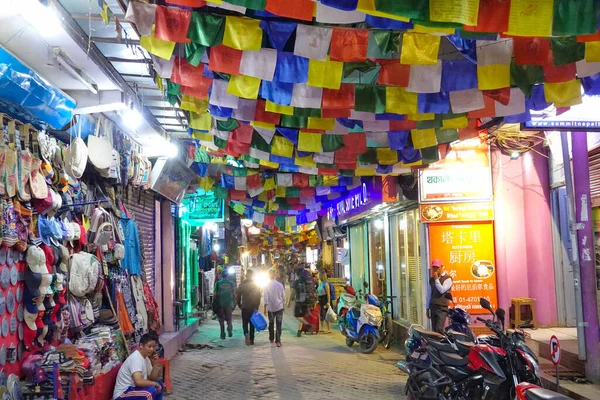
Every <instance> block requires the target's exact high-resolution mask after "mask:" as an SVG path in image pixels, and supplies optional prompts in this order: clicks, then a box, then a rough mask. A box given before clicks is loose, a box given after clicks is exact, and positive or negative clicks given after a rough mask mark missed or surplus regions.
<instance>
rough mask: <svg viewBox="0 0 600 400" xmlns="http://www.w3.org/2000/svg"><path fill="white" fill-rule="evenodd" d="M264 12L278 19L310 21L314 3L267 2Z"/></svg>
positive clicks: (310, 1)
mask: <svg viewBox="0 0 600 400" xmlns="http://www.w3.org/2000/svg"><path fill="white" fill-rule="evenodd" d="M265 10H266V11H268V12H270V13H271V14H275V15H279V16H280V17H286V18H292V19H298V20H301V21H312V18H313V15H314V12H315V3H314V2H313V1H312V0H294V1H289V0H267V4H266V6H265Z"/></svg>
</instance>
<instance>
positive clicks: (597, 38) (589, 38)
mask: <svg viewBox="0 0 600 400" xmlns="http://www.w3.org/2000/svg"><path fill="white" fill-rule="evenodd" d="M577 41H578V42H580V43H583V42H600V32H596V33H593V34H591V35H581V36H577Z"/></svg>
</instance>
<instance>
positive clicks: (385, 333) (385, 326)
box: [379, 296, 395, 349]
mask: <svg viewBox="0 0 600 400" xmlns="http://www.w3.org/2000/svg"><path fill="white" fill-rule="evenodd" d="M389 298H390V299H393V298H395V296H390V297H389ZM390 304H391V300H387V298H382V299H380V301H379V308H380V309H381V314H382V315H383V320H382V322H381V326H380V327H379V343H381V344H382V345H383V347H384V348H386V349H389V348H390V346H391V345H392V341H393V337H394V327H393V325H392V313H391V312H390V311H389V307H388V306H389V305H390Z"/></svg>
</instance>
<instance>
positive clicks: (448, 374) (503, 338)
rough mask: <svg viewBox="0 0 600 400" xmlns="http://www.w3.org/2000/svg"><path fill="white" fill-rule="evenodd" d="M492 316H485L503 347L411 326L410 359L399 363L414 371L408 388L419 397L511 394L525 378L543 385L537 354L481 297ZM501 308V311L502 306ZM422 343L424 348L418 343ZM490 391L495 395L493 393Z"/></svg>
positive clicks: (406, 369)
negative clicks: (505, 331) (506, 326)
mask: <svg viewBox="0 0 600 400" xmlns="http://www.w3.org/2000/svg"><path fill="white" fill-rule="evenodd" d="M480 304H481V306H482V308H484V309H487V310H490V311H491V313H492V315H494V319H493V320H484V319H482V318H478V320H479V321H481V322H484V323H485V324H486V326H487V327H488V328H489V329H490V330H492V332H494V334H495V335H494V336H495V337H496V338H497V339H493V338H492V339H490V340H494V341H496V340H497V341H498V343H499V346H493V345H490V344H475V343H473V342H472V341H471V340H466V341H464V340H463V339H464V338H465V337H467V335H464V334H462V333H458V332H457V333H455V332H453V331H452V330H447V331H446V335H441V334H439V333H436V332H431V331H427V330H425V329H422V328H420V327H411V329H412V332H411V334H412V336H413V339H414V340H413V342H411V343H410V344H411V345H412V346H411V347H412V348H411V347H409V350H411V351H412V353H409V354H410V358H409V359H408V360H409V362H406V363H404V364H400V363H398V367H399V368H400V369H401V370H403V371H405V372H407V371H408V373H409V379H408V382H407V386H406V391H407V393H409V394H410V395H411V396H412V397H413V398H414V399H426V398H435V399H438V398H442V399H462V398H477V399H510V398H514V396H515V387H516V386H517V385H518V384H519V383H520V382H530V383H535V384H539V382H540V380H539V368H538V363H537V359H536V358H535V355H533V353H532V352H531V350H530V349H529V348H528V347H527V346H526V345H525V343H524V336H523V335H522V334H520V333H518V334H516V335H515V334H508V335H507V334H505V333H504V329H503V328H504V326H503V324H501V323H500V322H499V321H497V320H496V315H497V314H500V315H501V314H502V313H500V312H497V313H494V311H493V310H492V308H491V305H490V304H489V302H488V301H487V300H485V299H480ZM499 311H500V310H499ZM417 345H419V346H420V347H417ZM488 395H490V396H489V397H488Z"/></svg>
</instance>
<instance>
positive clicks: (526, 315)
mask: <svg viewBox="0 0 600 400" xmlns="http://www.w3.org/2000/svg"><path fill="white" fill-rule="evenodd" d="M510 302H511V306H510V311H509V315H510V326H511V327H512V328H516V327H518V326H519V325H521V324H522V323H524V322H527V321H529V322H530V323H531V325H533V326H534V327H535V326H536V323H535V299H532V298H529V297H516V298H514V299H510Z"/></svg>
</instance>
